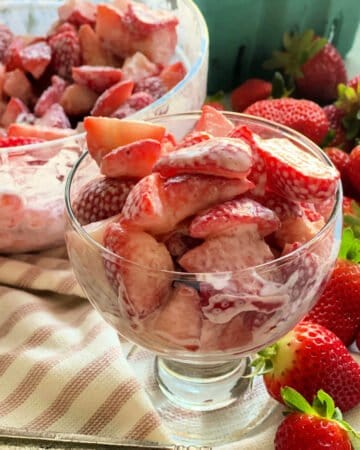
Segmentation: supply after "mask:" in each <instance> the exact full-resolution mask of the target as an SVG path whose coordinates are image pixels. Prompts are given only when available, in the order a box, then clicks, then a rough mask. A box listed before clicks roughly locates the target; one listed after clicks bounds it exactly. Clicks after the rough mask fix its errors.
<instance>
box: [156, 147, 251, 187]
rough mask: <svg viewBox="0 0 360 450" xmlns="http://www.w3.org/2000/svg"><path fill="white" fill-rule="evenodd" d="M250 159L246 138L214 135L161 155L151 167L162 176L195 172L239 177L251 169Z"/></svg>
mask: <svg viewBox="0 0 360 450" xmlns="http://www.w3.org/2000/svg"><path fill="white" fill-rule="evenodd" d="M252 162H253V160H252V152H251V148H250V147H249V145H248V144H247V143H246V142H244V141H242V140H240V139H229V138H213V139H209V140H205V141H203V142H200V143H199V144H195V145H193V146H191V147H186V148H184V149H179V150H177V151H176V152H171V153H169V154H167V155H164V156H163V157H162V158H160V159H159V161H158V162H157V163H156V164H155V166H154V169H153V170H154V172H159V173H160V174H161V175H162V176H164V177H173V176H176V175H181V174H186V173H188V174H191V173H195V174H204V175H215V176H219V177H225V178H240V179H241V178H245V177H246V176H247V175H248V173H249V172H250V170H251V166H252Z"/></svg>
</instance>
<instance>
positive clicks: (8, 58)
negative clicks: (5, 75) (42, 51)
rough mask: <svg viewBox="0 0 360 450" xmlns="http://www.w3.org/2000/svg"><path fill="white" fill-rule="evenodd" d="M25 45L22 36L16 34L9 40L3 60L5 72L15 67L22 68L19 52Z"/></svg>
mask: <svg viewBox="0 0 360 450" xmlns="http://www.w3.org/2000/svg"><path fill="white" fill-rule="evenodd" d="M24 47H25V41H24V39H23V38H22V37H20V36H17V37H15V38H14V39H12V40H11V42H10V43H9V45H8V47H7V48H6V50H5V55H4V59H3V62H4V64H5V67H6V71H7V72H11V71H13V70H15V69H22V68H23V67H22V63H21V56H20V52H21V50H22V49H23V48H24Z"/></svg>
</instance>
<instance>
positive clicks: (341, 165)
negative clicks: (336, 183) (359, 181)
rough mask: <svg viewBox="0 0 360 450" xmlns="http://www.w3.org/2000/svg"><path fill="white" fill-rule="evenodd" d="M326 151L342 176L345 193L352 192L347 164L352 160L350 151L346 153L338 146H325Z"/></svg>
mask: <svg viewBox="0 0 360 450" xmlns="http://www.w3.org/2000/svg"><path fill="white" fill-rule="evenodd" d="M324 151H325V153H326V154H327V156H328V157H329V158H330V159H331V161H332V163H333V164H334V166H335V167H336V168H337V170H338V171H339V172H340V178H341V182H342V185H343V189H344V191H345V193H350V192H351V190H352V189H351V183H350V180H349V176H348V173H347V170H348V169H347V166H348V163H349V161H350V157H349V155H348V153H345V152H344V151H343V150H341V149H340V148H337V147H325V148H324Z"/></svg>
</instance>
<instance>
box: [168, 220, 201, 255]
mask: <svg viewBox="0 0 360 450" xmlns="http://www.w3.org/2000/svg"><path fill="white" fill-rule="evenodd" d="M185 222H186V221H185ZM161 242H163V243H164V244H165V245H166V248H167V249H168V250H169V253H170V255H171V256H172V257H173V258H175V259H177V258H180V256H182V255H183V254H184V253H186V252H187V251H188V250H191V249H192V248H194V247H196V246H197V245H200V244H201V243H202V241H201V240H200V239H195V238H193V237H191V236H189V227H188V225H187V224H186V223H184V222H182V223H180V224H179V225H178V226H177V227H176V228H175V229H174V230H172V231H170V232H169V233H166V234H165V235H163V236H161Z"/></svg>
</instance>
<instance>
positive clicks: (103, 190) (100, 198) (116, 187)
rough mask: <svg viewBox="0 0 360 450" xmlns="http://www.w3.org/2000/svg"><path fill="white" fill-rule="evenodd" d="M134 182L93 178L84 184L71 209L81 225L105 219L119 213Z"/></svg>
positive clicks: (130, 180)
mask: <svg viewBox="0 0 360 450" xmlns="http://www.w3.org/2000/svg"><path fill="white" fill-rule="evenodd" d="M135 184H136V180H132V179H121V178H107V177H101V178H94V179H93V180H90V181H89V182H88V183H87V184H85V185H84V186H83V187H82V189H81V191H80V192H79V194H78V195H77V197H76V200H75V201H74V203H73V205H72V208H73V211H74V214H75V217H76V218H77V220H78V221H79V222H80V223H81V225H87V224H89V223H92V222H98V221H99V220H104V219H107V218H108V217H111V216H114V215H116V214H119V213H120V212H121V209H122V207H123V206H124V203H125V200H126V198H127V196H128V193H129V192H130V190H131V189H132V187H133V186H134V185H135Z"/></svg>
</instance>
